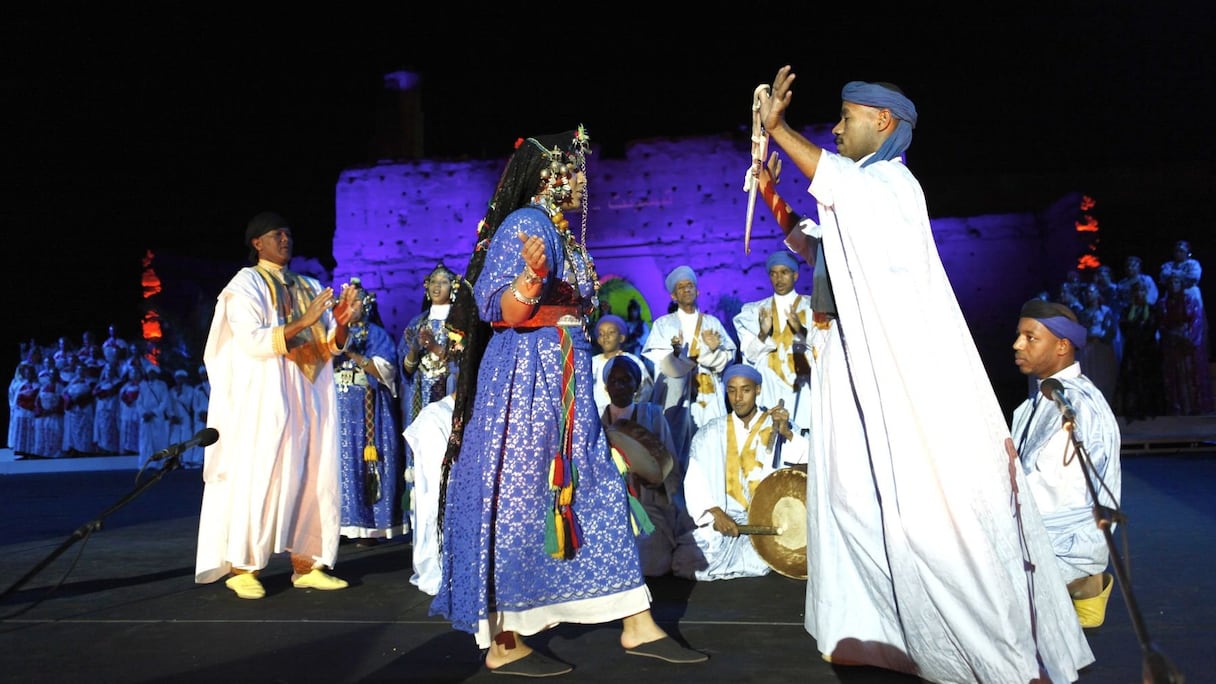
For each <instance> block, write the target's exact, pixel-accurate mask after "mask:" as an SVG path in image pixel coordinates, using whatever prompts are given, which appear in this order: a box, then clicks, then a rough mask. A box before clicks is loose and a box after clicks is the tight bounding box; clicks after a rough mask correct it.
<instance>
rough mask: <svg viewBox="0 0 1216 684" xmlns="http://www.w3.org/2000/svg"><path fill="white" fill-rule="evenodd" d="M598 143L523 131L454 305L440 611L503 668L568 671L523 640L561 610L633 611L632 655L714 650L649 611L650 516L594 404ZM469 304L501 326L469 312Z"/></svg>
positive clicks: (698, 657)
mask: <svg viewBox="0 0 1216 684" xmlns="http://www.w3.org/2000/svg"><path fill="white" fill-rule="evenodd" d="M588 152H589V144H588V140H587V137H586V135H585V133H584V131H583V129H582V128H581V127H580V128H579V129H578V130H577V131H570V132H567V133H563V134H558V135H552V136H543V137H536V138H528V139H526V140H522V139H521V140H520V141H519V142H518V143H517V144H516V150H515V153H514V154H513V155H512V157H511V160H510V161H509V163H508V165H507V168H506V170H505V171H504V172H503V176H502V178H501V179H500V181H499V183H498V187H497V189H496V191H495V194H494V197H493V199H492V200H491V202H490V208H489V211H488V212H487V214H486V217H485V219H484V220H483V221H482V222H481V224H480V225H479V227H478V242H477V246H476V248H475V249H474V253H473V257H472V258H471V260H470V262H469V267H468V269H467V272H466V279H467V281H468V282H469V283H471V285H472V287H471V289H472V292H471V293H469V292H468V290H469V289H470V288H469V287H461V288H459V289H458V296H457V300H456V302H455V303H454V304H453V310H452V312H451V314H450V315H449V321H448V323H449V327H450V328H452V329H454V330H455V331H456V334H457V335H458V337H459V338H460V339H461V343H462V345H463V346H464V353H463V356H464V358H463V362H462V366H461V369H460V373H459V376H458V383H457V390H456V408H455V412H454V415H453V434H452V436H451V438H450V441H449V450H448V454H447V455H446V457H445V463H444V473H445V476H444V479H445V480H446V483H445V484H446V486H445V488H444V489H443V490H442V492H441V497H443V501H441V508H440V515H441V519H440V522H439V526H440V530H441V531H442V537H441V540H440V548H441V557H442V564H443V580H442V581H441V583H440V588H439V593H438V594H437V595H436V597H435V600H434V602H433V603H432V606H431V613H432V614H435V615H441V616H443V617H445V618H447V619H448V620H449V621H451V623H452V626H453V627H455V628H456V629H459V630H462V631H465V632H469V633H471V634H473V635H474V636H475V637H476V640H477V643H478V646H480V647H481V648H484V649H487V652H486V656H485V664H486V667H487V668H489V669H490V670H493V671H494V672H496V673H498V674H514V675H519V676H530V677H538V676H551V675H557V674H562V673H564V672H568V671H570V670H571V669H572V668H571V667H570V666H569V665H567V664H566V663H563V662H561V661H558V660H554V659H551V658H549V657H547V656H545V655H542V654H541V653H539V652H537V651H533V650H532V649H531V648H530V647H529V646H528V645H527V644H525V643H524V642H523V640H522V639H521V638H520V637H521V636H527V635H531V634H535V633H538V632H540V631H542V630H545V629H547V628H549V627H553V626H555V625H557V624H559V623H562V622H575V623H583V624H597V623H602V622H609V621H613V620H621V621H622V625H623V629H622V632H621V638H620V643H621V646H622V647H623V648H624V649H625V652H626V653H628V654H632V655H640V656H647V657H652V658H658V659H660V660H664V661H667V662H673V663H690V662H701V661H704V660H706V659H707V657H706V656H705V655H704V654H702V653H699V652H697V651H693V650H690V649H686V648H684V647H682V646H680V645H679V644H677V643H676V642H675V641H674V640H672V639H671V638H670V637H669V636H667V634H666V633H665V632H664V631H663V630H662V629H661V628H660V627H659V626H658V625H657V624H656V623H655V621H654V618H653V616H652V615H651V613H650V592H649V590H648V588H647V587H646V583H645V581H644V579H643V576H642V572H641V569H640V566H639V562H638V547H637V543H636V541H635V539H634V535H635V531H636V530H637V529H639V527H640V528H641V529H645V526H646V524H647V522H646V521H645V520H644V513H643V515H642V516H640V517H638V516H635V514H634V513H633V511H634V510H635V509H633V508H632V507H631V503H630V501H631V500H630V497H629V495H628V492H627V490H626V486H625V483H624V479H623V476H622V472H621V470H620V468H618V464H617V462H616V461H614V459H613V456H612V452H611V451H610V450H609V447H608V443H607V440H606V438H605V436H604V433H603V431H602V429H601V426H600V421H599V416H598V415H597V412H596V408H595V401H594V398H593V395H592V389H593V383H592V378H591V343H590V339H589V337H588V334H587V328H586V321H587V317H588V315H589V314H590V313H591V312H592V311H594V310H595V309H596V299H597V298H596V290H597V286H598V278H597V276H596V273H595V268H594V265H593V263H592V261H591V257H590V256H589V255H588V254H587V250H586V243H585V230H586V210H585V206H586V205H585V203H583V201H582V200H583V197H582V196H583V190H584V188H585V186H586V182H587V180H586V165H585V155H586V154H587V153H588ZM580 208H583V220H582V226H581V231H580V235H579V236H578V238H576V236H575V235H574V232H575V230H576V229H579V226H577V225H575V226H571V225H570V224H569V223H568V222H567V221H566V219H565V218H564V217H563V215H562V211H563V210H570V209H580ZM468 295H471V296H472V298H475V303H474V302H473V301H472V298H470V297H468ZM470 306H475V307H476V309H475V312H476V314H479V317H480V320H481V321H483V322H485V323H488V324H489V327H490V329H492V332H487V330H486V327H485V326H484V325H481V324H479V323H478V321H477V317H476V316H468V315H467V314H468V313H469V311H468V309H469V308H470ZM487 334H488V335H489V339H488V340H487V341H486V342H485V346H484V353H482V342H481V338H482V337H483V336H484V335H487ZM479 360H480V363H478V361H479Z"/></svg>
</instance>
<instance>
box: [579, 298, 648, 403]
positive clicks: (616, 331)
mask: <svg viewBox="0 0 1216 684" xmlns="http://www.w3.org/2000/svg"><path fill="white" fill-rule="evenodd" d="M628 329H629V328H628V326H627V325H626V323H625V319H623V318H621V317H620V316H617V315H615V314H608V315H606V316H604V317H603V318H600V320H599V322H597V323H596V324H595V338H596V341H598V342H599V345H600V349H601V350H602V351H601V352H600V353H599V354H596V355H595V356H592V357H591V375H592V377H594V378H595V407H596V410H598V411H599V412H600V413H603V412H604V409H606V408H608V404H610V403H612V400H611V399H610V398H609V397H608V389H607V388H606V387H605V386H604V366H605V365H606V364H607V363H608V361H609V360H610V359H613V358H615V357H617V356H622V355H623V356H628V357H629V358H631V359H633V360H634V361H636V362H637V364H638V367H639V368H641V369H642V376H641V380H640V382H639V383H638V387H637V391H636V393H635V395H634V400H635V401H650V395H651V394H653V393H654V379H653V378H651V377H650V371H648V370H646V364H645V363H643V362H642V359H640V358H638V357H637V356H636V355H634V354H630V353H629V352H627V351H625V349H624V348H623V345H624V344H625V338H626V335H627V331H628Z"/></svg>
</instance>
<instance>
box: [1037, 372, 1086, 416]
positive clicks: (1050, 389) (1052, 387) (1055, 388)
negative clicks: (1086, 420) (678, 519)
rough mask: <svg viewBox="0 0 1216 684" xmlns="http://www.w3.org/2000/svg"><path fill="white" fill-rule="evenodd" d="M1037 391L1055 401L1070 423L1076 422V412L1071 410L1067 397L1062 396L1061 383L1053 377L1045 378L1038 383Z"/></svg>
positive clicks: (1062, 387) (1062, 385)
mask: <svg viewBox="0 0 1216 684" xmlns="http://www.w3.org/2000/svg"><path fill="white" fill-rule="evenodd" d="M1039 391H1040V392H1042V393H1043V396H1045V397H1047V398H1048V399H1050V400H1052V401H1054V402H1055V404H1056V408H1058V409H1060V413H1061V414H1063V416H1064V420H1065V421H1068V422H1070V423H1073V422H1076V420H1077V412H1076V411H1075V410H1073V408H1072V404H1071V403H1069V401H1068V397H1065V396H1064V384H1063V383H1061V382H1060V381H1059V380H1056V379H1055V378H1047V379H1046V380H1044V381H1043V382H1042V383H1040V384H1039Z"/></svg>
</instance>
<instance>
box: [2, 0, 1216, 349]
mask: <svg viewBox="0 0 1216 684" xmlns="http://www.w3.org/2000/svg"><path fill="white" fill-rule="evenodd" d="M368 4H369V3H363V4H362V5H363V6H366V5H368ZM418 4H420V3H395V4H394V5H393V6H392V8H391V9H378V10H376V11H373V10H372V9H361V10H342V11H341V12H340V13H337V12H334V13H330V14H323V13H317V12H301V11H298V10H297V9H295V8H292V9H291V10H288V9H284V10H281V11H278V12H271V11H269V10H266V11H252V10H247V9H242V10H240V11H239V12H233V11H226V10H224V9H223V8H212V7H206V8H205V9H200V10H187V9H175V8H170V7H168V6H166V5H164V4H163V3H162V4H159V5H152V6H149V9H143V10H101V9H87V10H78V9H72V10H69V9H67V8H66V7H65V8H62V9H61V10H58V11H56V12H54V13H51V12H50V11H47V10H13V9H11V8H10V9H9V10H8V11H7V14H8V15H9V16H7V17H6V19H5V21H4V22H3V28H2V29H0V30H2V31H3V34H0V36H2V38H0V44H2V45H3V48H2V49H3V50H4V53H5V55H4V60H3V64H4V66H3V73H4V79H3V84H4V93H5V98H4V109H5V116H4V120H5V122H6V125H5V126H4V132H5V138H6V144H5V154H4V176H3V177H4V181H5V183H4V185H5V188H6V193H5V194H6V199H5V202H4V204H3V208H2V211H3V213H4V217H5V218H4V225H5V235H6V238H7V242H8V248H7V249H6V250H5V253H6V256H5V259H6V261H7V262H8V268H7V269H6V271H7V272H9V273H11V274H12V276H11V279H10V281H9V288H8V296H9V298H10V301H11V302H13V303H14V306H13V307H11V308H10V311H11V313H10V315H9V322H8V323H7V324H6V325H5V328H6V329H7V330H8V333H7V334H6V336H5V340H4V344H5V346H4V349H5V350H6V351H5V354H6V357H7V358H9V360H10V363H11V365H12V366H15V365H16V361H17V352H18V341H19V340H25V339H29V338H30V337H34V338H36V339H37V340H38V341H39V342H40V343H42V344H51V343H53V342H54V340H55V338H57V337H58V336H59V335H64V334H65V335H68V336H69V337H71V338H72V339H73V340H79V337H80V333H81V332H82V331H83V330H85V329H92V330H94V331H95V334H97V335H99V336H102V337H104V333H105V328H106V325H107V324H108V323H109V322H111V321H114V320H124V319H125V320H135V314H134V310H135V308H136V307H137V306H138V302H137V300H136V301H135V302H134V303H133V301H132V297H138V273H139V258H140V256H141V255H142V254H143V253H144V251H145V250H147V249H149V248H150V249H153V250H157V251H167V252H174V253H180V254H188V255H195V256H198V257H200V258H214V259H232V260H233V261H234V262H235V263H238V264H239V262H240V260H242V259H243V258H244V255H245V250H244V249H243V247H242V246H241V234H242V232H243V227H244V224H245V222H246V221H247V220H248V218H249V217H250V216H252V215H253V214H255V213H257V212H258V211H261V210H263V209H275V210H277V211H279V212H281V213H283V214H284V215H286V216H288V217H290V218H291V219H292V221H293V228H294V230H295V232H296V236H297V253H299V254H304V255H315V256H321V257H322V258H323V259H326V258H329V252H328V250H329V245H330V243H331V240H332V235H333V222H334V218H333V212H334V185H335V183H336V180H337V177H338V174H339V173H340V172H341V171H342V170H343V169H345V168H349V167H353V166H360V165H364V164H368V163H372V162H374V161H375V160H376V158H377V157H378V156H379V153H380V149H379V148H378V147H377V145H378V143H377V142H376V141H377V140H378V137H379V136H382V135H383V134H384V130H385V124H384V123H383V121H379V122H378V112H382V111H383V107H382V104H383V101H384V98H385V97H386V95H385V91H384V89H383V87H382V79H383V76H384V75H385V74H386V73H389V72H394V71H398V70H410V71H414V72H416V73H418V74H419V75H420V76H421V78H422V86H421V111H422V114H423V119H422V132H423V135H422V146H423V154H422V156H424V157H432V158H441V157H442V158H452V157H473V158H495V157H505V156H506V154H507V153H508V152H509V150H510V146H511V144H512V143H513V141H514V140H515V139H516V138H518V137H520V136H524V135H533V134H539V133H549V132H554V131H559V130H565V129H569V128H571V127H573V125H574V124H575V123H578V122H583V123H585V124H586V125H587V127H588V129H589V131H590V132H591V135H592V138H593V140H594V141H595V142H596V143H597V145H600V146H602V149H603V153H604V154H606V155H612V154H620V152H621V151H622V150H623V149H624V146H625V144H626V143H627V142H628V141H630V140H636V139H642V138H649V137H659V136H672V137H679V136H695V135H709V134H720V133H731V132H739V133H740V134H743V132H745V131H746V127H747V126H748V125H749V122H750V111H749V106H750V103H751V93H752V90H753V88H754V87H755V86H756V85H757V84H758V83H760V82H764V81H769V80H771V78H772V76H773V74H774V73H775V72H776V70H777V68H778V67H780V66H781V65H783V64H786V63H789V64H792V65H793V66H794V68H795V71H796V73H797V74H798V81H797V85H796V86H795V96H794V103H793V105H792V108H791V113H790V116H789V119H790V121H791V123H793V124H794V125H796V126H805V125H811V124H819V123H831V122H834V121H835V119H836V115H837V113H838V110H839V93H840V87H841V85H843V83H844V82H845V81H848V80H854V79H862V80H886V81H892V82H895V83H898V84H899V85H900V86H902V87H903V89H904V90H905V91H906V92H907V94H908V95H909V96H910V97H911V98H912V99H913V101H915V102H916V104H917V107H918V109H919V113H920V123H919V125H918V127H917V129H916V134H915V135H916V138H915V141H914V143H913V145H912V148H911V149H910V151H909V165H910V166H911V168H912V170H913V171H914V172H915V173H917V175H918V176H919V177H920V178H921V180H922V183H923V184H924V186H925V190H926V195H927V196H928V199H929V205H930V211H931V213H933V214H936V215H942V216H959V215H972V214H980V213H999V212H1005V211H1026V210H1032V211H1033V210H1038V209H1041V208H1042V205H1043V203H1045V202H1049V201H1051V200H1054V199H1055V198H1057V197H1059V196H1060V195H1063V194H1065V193H1067V192H1069V191H1073V190H1080V191H1089V190H1090V186H1103V184H1105V186H1106V187H1120V188H1136V191H1135V192H1129V193H1126V196H1120V197H1117V198H1116V197H1110V198H1109V202H1108V203H1107V206H1109V207H1112V208H1111V209H1110V210H1109V213H1108V214H1106V215H1104V216H1101V218H1102V220H1103V221H1104V222H1106V223H1107V224H1108V225H1110V226H1112V227H1113V230H1115V231H1117V232H1116V233H1114V234H1115V235H1122V236H1130V235H1139V236H1142V237H1143V239H1145V240H1148V242H1145V243H1144V244H1145V245H1149V246H1150V247H1149V248H1148V249H1147V250H1146V252H1152V253H1145V254H1144V257H1145V260H1146V263H1149V264H1156V263H1159V262H1160V261H1161V260H1164V259H1165V258H1167V256H1168V254H1169V244H1171V243H1172V242H1173V240H1174V239H1177V238H1179V237H1189V238H1190V239H1191V240H1192V242H1193V243H1194V244H1195V247H1196V250H1195V251H1196V257H1197V258H1198V259H1199V260H1200V261H1201V262H1204V261H1205V260H1206V261H1208V262H1216V257H1213V256H1212V254H1211V251H1210V249H1209V250H1208V251H1207V252H1206V253H1205V251H1204V246H1205V245H1206V244H1208V243H1207V242H1205V241H1208V240H1209V238H1207V237H1206V234H1207V233H1208V232H1210V228H1209V226H1210V224H1211V223H1212V206H1211V202H1210V195H1211V193H1210V190H1212V189H1213V184H1212V182H1211V180H1212V178H1213V175H1214V165H1213V159H1216V145H1214V143H1213V138H1214V137H1216V136H1213V135H1212V132H1211V128H1212V125H1211V123H1210V122H1211V119H1212V113H1211V106H1212V99H1213V98H1212V91H1213V82H1214V81H1213V74H1214V68H1213V67H1214V65H1213V51H1212V50H1211V48H1210V47H1209V46H1210V45H1211V44H1213V38H1214V36H1213V33H1214V31H1213V27H1214V22H1213V14H1214V11H1213V9H1212V7H1213V5H1212V4H1211V3H1210V2H1197V1H1190V2H1178V3H1171V2H1163V3H1137V4H1134V5H1133V4H1131V3H1111V2H1096V1H1095V2H1055V3H1050V5H1048V4H1044V6H1045V7H1047V6H1050V10H1049V11H1046V12H1034V11H1032V10H1030V9H1027V7H1028V5H1027V4H1015V5H1003V6H1002V7H1003V9H1001V10H999V11H998V10H983V11H982V12H983V14H977V13H976V12H979V11H980V10H976V11H973V12H970V13H966V12H965V13H950V14H944V15H943V14H939V13H938V12H939V10H936V9H934V10H926V9H925V8H926V7H928V6H929V5H930V3H906V2H905V3H901V4H895V3H891V4H889V5H884V4H883V3H878V4H877V6H876V5H875V4H874V3H871V4H849V3H828V4H818V3H815V4H814V6H812V3H802V2H785V3H770V2H754V3H714V2H708V3H698V4H695V5H690V6H689V7H690V9H687V10H685V11H683V12H676V11H674V10H662V11H659V12H658V13H656V12H655V10H654V9H653V8H654V7H656V6H658V3H629V2H622V3H605V4H604V6H605V7H607V8H609V9H604V10H598V9H591V5H593V3H548V4H545V5H539V4H536V3H533V4H532V5H533V7H543V8H544V12H543V13H539V12H537V11H536V10H535V9H533V10H530V11H527V12H523V11H520V10H519V9H518V5H517V4H516V3H512V2H502V3H494V4H493V5H490V9H484V10H483V9H476V7H477V6H478V5H477V4H476V3H472V4H461V5H445V4H443V3H439V4H430V5H428V6H427V8H426V9H423V10H418V9H414V8H413V7H412V6H414V5H418ZM1030 4H1037V3H1030ZM406 6H410V7H406ZM152 7H155V9H150V8H152ZM444 7H450V8H452V9H451V10H450V11H448V10H445V9H443V8H444ZM789 7H805V9H796V10H789V9H788V8H789ZM884 7H887V8H888V9H884ZM890 8H895V9H890ZM876 9H877V10H878V11H877V12H875V10H876ZM116 12H121V14H118V13H116ZM867 12H869V13H867ZM740 164H741V165H743V164H746V160H745V159H741V160H740ZM1178 173H1186V174H1188V177H1189V178H1192V179H1193V178H1195V177H1196V174H1198V177H1199V178H1200V179H1202V181H1201V184H1206V187H1207V190H1208V191H1209V192H1207V193H1206V194H1199V195H1198V196H1197V195H1196V194H1195V190H1194V185H1195V184H1194V182H1193V181H1191V182H1175V181H1174V180H1173V179H1174V176H1175V174H1178ZM1026 176H1033V177H1035V178H1038V179H1040V180H1039V181H1035V182H1026V183H1022V182H1019V181H1017V180H1016V179H1017V178H1022V177H1026ZM1111 178H1115V179H1118V180H1119V181H1120V182H1119V183H1118V184H1115V185H1111V184H1110V180H1109V179H1111ZM977 179H981V180H978V181H977ZM1011 179H1014V180H1011ZM1041 179H1046V180H1041ZM1141 179H1143V180H1144V185H1140V184H1139V183H1138V181H1139V180H1141ZM1044 187H1046V190H1043V188H1044ZM972 188H974V190H973V189H972ZM1022 188H1025V191H1024V192H1022ZM1095 191H1096V190H1095ZM1120 194H1121V195H1124V193H1120ZM1104 199H1107V198H1103V197H1099V200H1100V202H1101V201H1102V200H1104ZM1101 206H1102V205H1101V204H1100V207H1101ZM1158 219H1160V220H1161V221H1162V222H1163V223H1164V224H1165V225H1151V224H1149V222H1151V221H1156V220H1158ZM1126 239H1130V238H1126ZM27 312H28V313H27ZM127 332H128V336H131V333H133V332H134V331H133V330H129V331H127Z"/></svg>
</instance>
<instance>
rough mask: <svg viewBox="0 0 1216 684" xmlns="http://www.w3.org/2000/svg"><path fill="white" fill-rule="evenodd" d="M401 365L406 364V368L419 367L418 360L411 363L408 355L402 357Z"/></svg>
mask: <svg viewBox="0 0 1216 684" xmlns="http://www.w3.org/2000/svg"><path fill="white" fill-rule="evenodd" d="M401 365H402V366H405V369H406V370H413V369H415V368H417V367H418V362H417V361H415V362H413V363H410V357H408V356H407V357H405V358H403V359H401Z"/></svg>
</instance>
